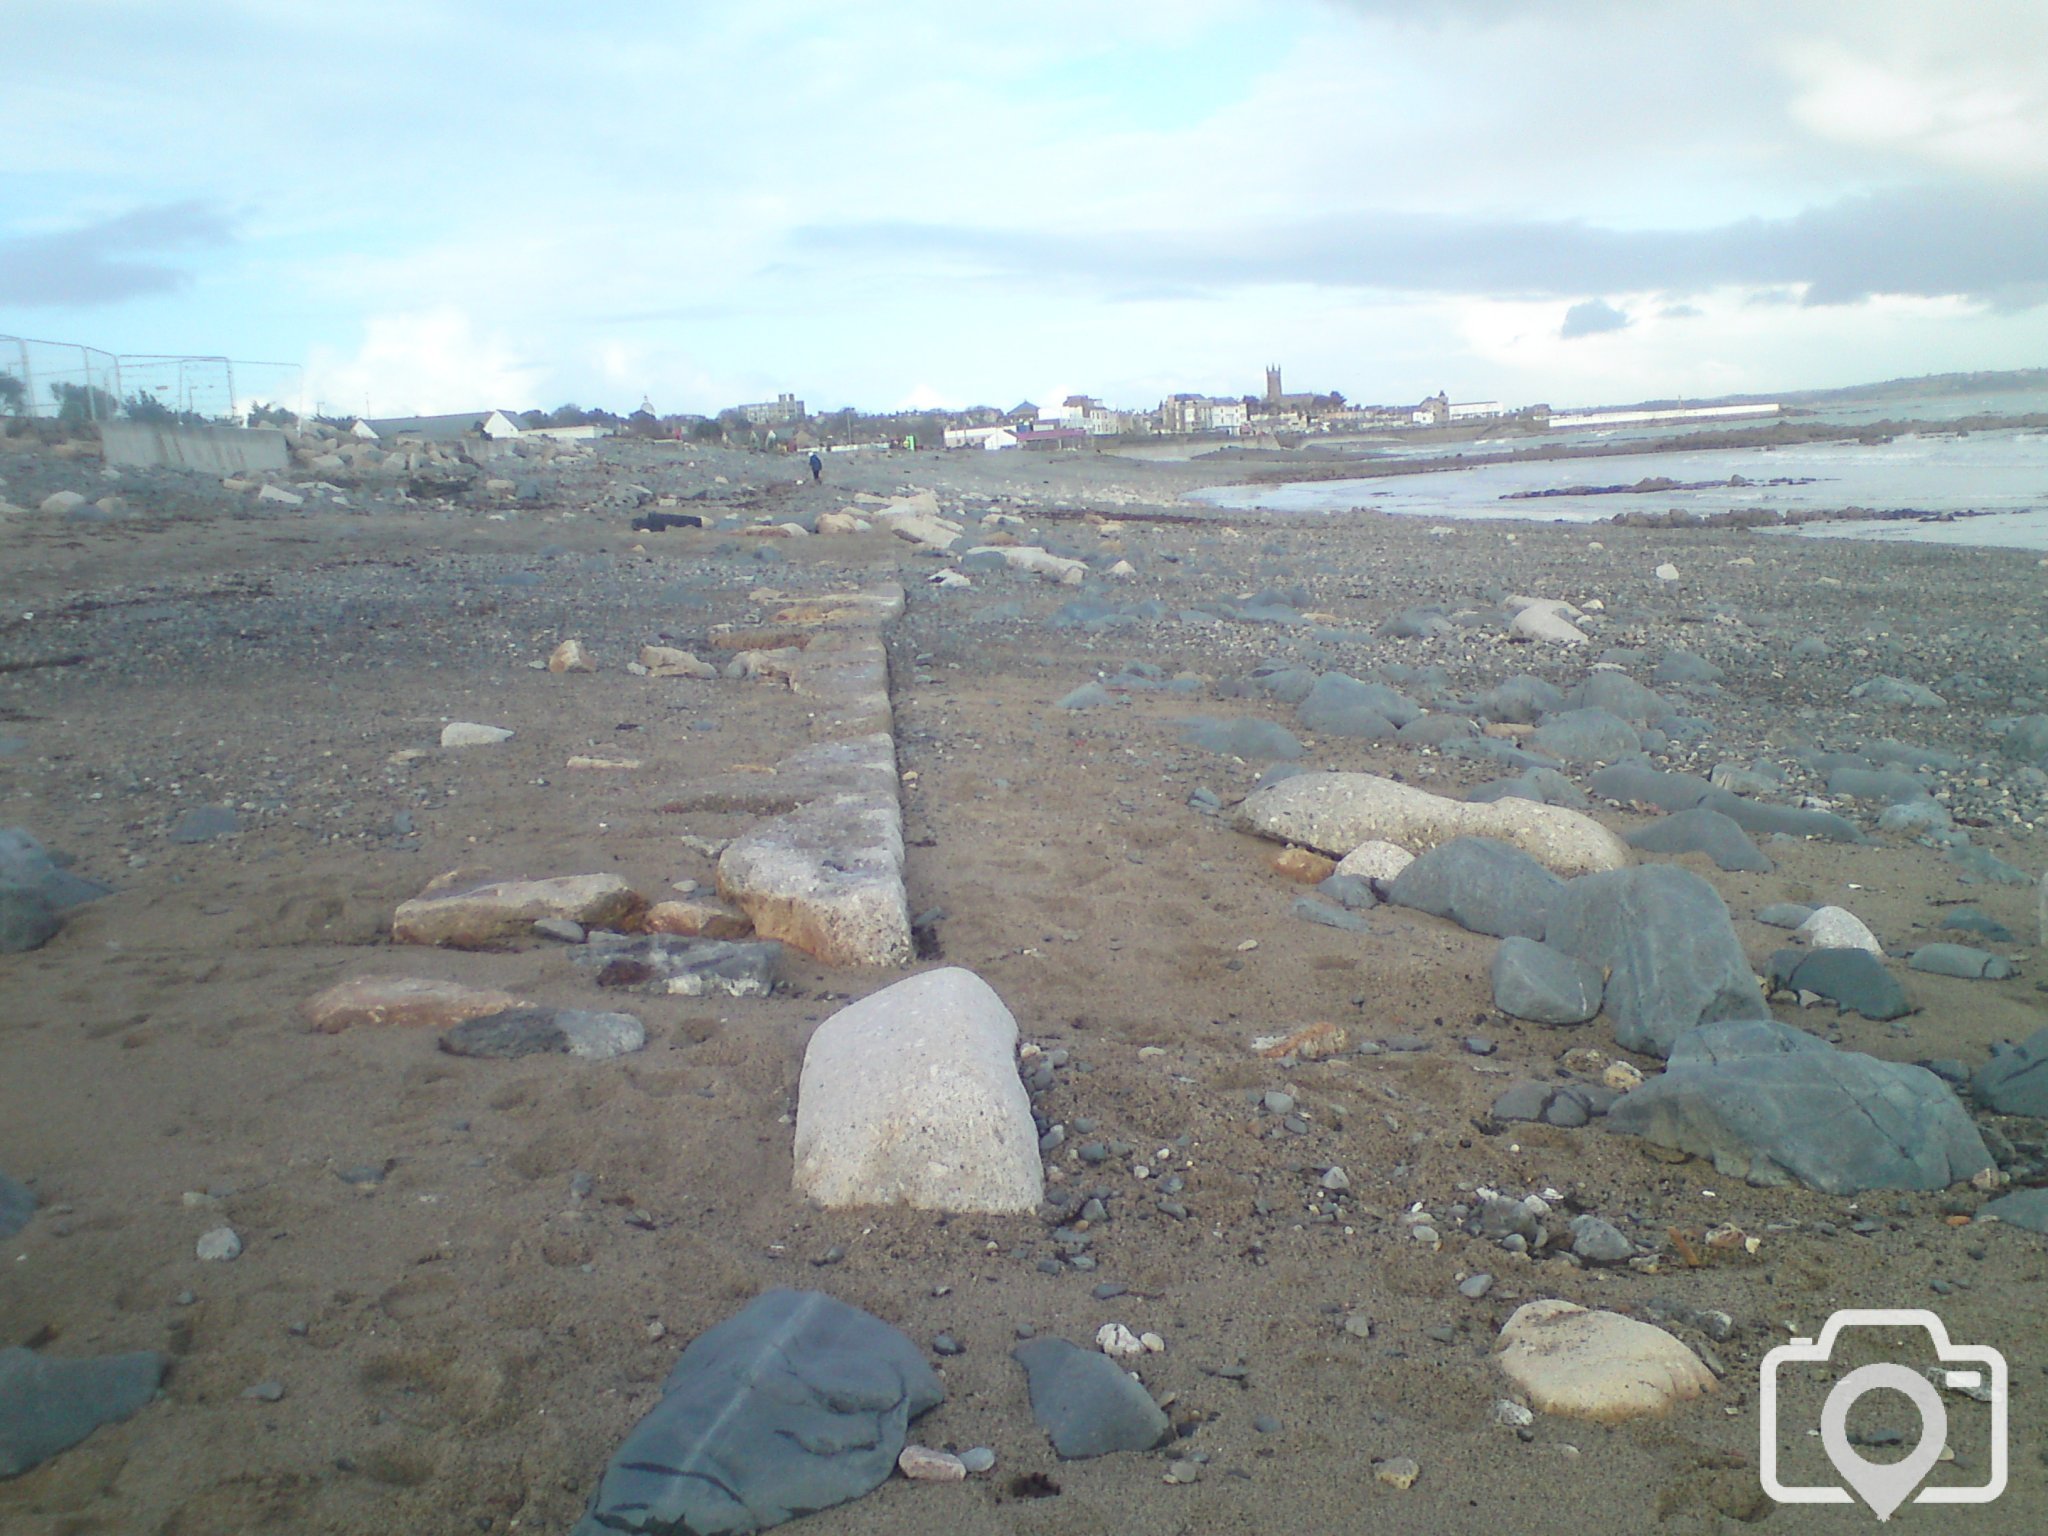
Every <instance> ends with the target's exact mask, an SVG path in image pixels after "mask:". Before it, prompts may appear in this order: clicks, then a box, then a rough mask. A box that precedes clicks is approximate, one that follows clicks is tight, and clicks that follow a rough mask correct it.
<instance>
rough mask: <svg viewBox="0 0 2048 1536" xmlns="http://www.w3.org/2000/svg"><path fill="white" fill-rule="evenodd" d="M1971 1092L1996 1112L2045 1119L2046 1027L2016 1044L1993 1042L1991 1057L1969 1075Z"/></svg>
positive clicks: (2047, 1080) (2047, 1092)
mask: <svg viewBox="0 0 2048 1536" xmlns="http://www.w3.org/2000/svg"><path fill="white" fill-rule="evenodd" d="M1970 1092H1972V1093H1973V1094H1975V1095H1976V1096H1977V1102H1978V1103H1980V1104H1982V1105H1983V1106H1984V1107H1985V1108H1986V1109H1989V1110H1992V1111H1994V1112H1996V1113H1998V1114H2001V1115H2032V1116H2034V1117H2035V1118H2036V1119H2040V1120H2048V1029H2040V1030H2036V1031H2035V1032H2034V1033H2033V1034H2031V1035H2029V1036H2027V1038H2026V1039H2024V1040H2022V1041H2021V1042H2020V1043H2019V1044H2018V1045H1995V1046H1993V1047H1992V1048H1991V1059H1990V1060H1989V1061H1987V1062H1985V1063H1984V1065H1983V1066H1981V1067H1979V1068H1978V1069H1977V1070H1976V1072H1975V1074H1973V1075H1972V1076H1971V1078H1970Z"/></svg>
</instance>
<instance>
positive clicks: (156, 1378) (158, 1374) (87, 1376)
mask: <svg viewBox="0 0 2048 1536" xmlns="http://www.w3.org/2000/svg"><path fill="white" fill-rule="evenodd" d="M169 1364H170V1360H169V1358H168V1357H167V1356H164V1355H160V1354H158V1353H156V1351H154V1350H145V1351H143V1352H142V1353H140V1354H133V1355H102V1356H99V1357H98V1358H96V1359H88V1360H64V1359H52V1358H49V1357H47V1356H43V1355H38V1354H36V1353H35V1352H34V1351H32V1350H26V1349H0V1477H15V1476H18V1475H19V1474H21V1473H23V1472H26V1471H28V1470H29V1468H31V1467H35V1466H40V1465H41V1464H42V1463H43V1462H46V1461H48V1460H49V1459H50V1458H51V1457H52V1456H55V1455H56V1454H57V1453H58V1452H59V1451H64V1450H69V1449H70V1448H71V1447H72V1446H74V1445H76V1444H78V1442H79V1441H81V1440H83V1439H84V1438H85V1437H86V1436H87V1435H89V1434H91V1433H92V1432H93V1431H94V1430H96V1429H98V1428H99V1427H100V1426H101V1425H102V1424H112V1423H115V1422H117V1421H118V1420H121V1419H125V1418H127V1417H128V1416H129V1415H130V1414H131V1413H133V1412H135V1410H136V1409H138V1408H140V1407H141V1406H142V1405H143V1404H145V1403H147V1402H148V1401H149V1400H150V1399H151V1398H152V1397H154V1396H156V1389H157V1384H158V1383H159V1382H161V1381H162V1380H163V1379H164V1370H165V1368H166V1367H167V1366H168V1365H169Z"/></svg>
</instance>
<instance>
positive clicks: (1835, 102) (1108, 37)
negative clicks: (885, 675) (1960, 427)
mask: <svg viewBox="0 0 2048 1536" xmlns="http://www.w3.org/2000/svg"><path fill="white" fill-rule="evenodd" d="M9 9H10V11H11V13H12V14H11V15H10V16H9V18H8V20H7V24H6V34H7V39H6V44H5V46H4V48H0V99H4V100H5V101H7V102H8V103H9V106H10V108H11V110H10V112H9V113H8V118H9V122H10V141H11V144H12V152H11V153H10V154H8V155H7V156H5V157H4V163H0V335H24V336H30V337H36V338H47V339H51V340H57V341H68V342H78V343H84V344H89V345H92V346H96V347H100V348H104V349H106V350H108V351H111V352H118V353H127V354H170V353H194V354H207V355H214V354H220V355H226V356H229V357H233V358H237V359H243V360H254V361H264V362H271V361H282V362H287V363H292V364H296V365H298V367H297V369H296V370H280V369H270V370H264V369H257V368H253V367H252V368H247V369H239V370H238V371H237V378H238V381H242V382H243V383H244V388H245V391H246V390H248V389H257V388H261V389H263V390H264V391H265V392H267V393H270V394H272V395H274V396H276V397H279V398H281V399H282V400H283V402H284V403H286V404H291V405H296V406H299V407H301V408H324V409H325V410H327V411H330V412H335V413H341V412H364V413H368V414H397V413H411V412H429V411H454V410H467V409H472V408H479V407H488V406H499V407H506V408H511V409H524V408H528V407H540V408H543V409H546V408H551V407H553V406H557V405H561V404H564V403H567V402H572V401H573V402H576V403H579V404H582V405H585V406H593V405H601V406H605V407H607V408H610V409H613V410H617V411H621V412H624V411H629V410H631V409H633V408H634V407H636V406H637V405H639V404H640V403H641V401H642V400H643V398H644V399H646V400H647V401H649V402H651V403H652V404H653V405H654V407H655V409H656V410H657V411H660V412H672V411H700V412H707V413H708V412H713V411H716V410H717V409H719V408H720V407H722V406H725V405H730V404H734V403H738V402H741V401H752V400H760V399H768V398H773V397H774V396H775V395H776V394H778V393H780V392H782V391H785V390H787V391H792V392H794V393H796V394H797V395H799V396H800V397H802V398H803V399H805V400H806V401H807V402H808V404H809V406H810V408H811V409H812V410H814V411H821V410H829V409H835V408H838V407H840V406H844V405H853V406H857V407H859V408H861V409H865V410H886V409H896V408H900V407H905V406H920V407H922V406H949V407H958V406H966V405H972V404H989V405H996V406H1001V407H1007V406H1010V405H1014V404H1016V403H1017V402H1019V401H1020V400H1023V399H1026V398H1029V399H1032V400H1036V401H1039V402H1041V403H1052V402H1056V401H1057V400H1058V399H1061V398H1063V397H1064V396H1066V395H1068V394H1071V393H1087V394H1091V395H1095V396H1098V397H1101V398H1103V399H1105V400H1107V401H1108V402H1109V403H1111V404H1113V405H1119V406H1126V407H1148V406H1152V405H1156V404H1157V403H1158V401H1159V400H1160V399H1161V398H1162V397H1163V396H1164V395H1166V394H1168V393H1172V392H1176V391H1182V390H1193V391H1198V392H1202V393H1209V394H1221V395H1233V396H1234V395H1241V394H1247V393H1258V392H1260V391H1261V390H1262V389H1263V387H1264V372H1263V370H1264V368H1265V366H1266V365H1267V364H1268V363H1277V364H1280V365H1282V366H1283V367H1284V369H1285V378H1286V385H1287V388H1289V389H1290V390H1310V389H1313V390H1318V391H1324V390H1331V389H1336V390H1340V391H1342V392H1343V393H1344V394H1345V395H1346V396H1347V397H1348V398H1350V399H1352V400H1354V401H1361V402H1380V403H1412V402H1414V401H1416V400H1420V399H1422V398H1423V397H1425V396H1428V395H1431V394H1434V393H1435V392H1436V391H1437V390H1438V389H1443V390H1445V391H1447V392H1448V393H1449V394H1450V396H1451V398H1452V399H1454V400H1488V399H1498V400H1501V401H1503V402H1505V403H1506V404H1509V405H1521V404H1529V403H1534V402H1537V401H1547V402H1549V403H1552V404H1554V405H1557V406H1560V407H1563V406H1567V405H1588V404H1599V403H1619V402H1627V401H1634V400H1640V399H1646V398H1667V397H1674V396H1677V397H1688V398H1704V397H1710V396H1714V395H1720V394H1726V393H1734V392H1762V393H1768V392H1770V391H1773V390H1788V389H1799V388H1822V387H1828V386H1834V385H1844V384H1852V383H1860V382H1867V381H1872V380H1877V379H1884V378H1894V377H1901V376H1908V375H1915V374H1926V373H1941V372H1952V371H1959V370H1971V369H2003V368H2020V367H2030V366H2037V365H2042V364H2048V5H2043V4H2041V3H2040V0H1964V3H1959V4H1954V5H1935V4H1930V3H1927V0H1859V3H1857V4H1854V5H1851V4H1846V3H1841V0H1658V3H1656V4H1654V5H1650V4H1643V3H1642V0H1518V3H1511V0H1458V3H1454V4H1439V5H1427V4H1416V3H1414V0H1387V3H1382V0H1258V3H1256V4H1253V3H1250V0H1236V3H1222V0H1123V3H1118V0H1085V3H1084V0H1036V3H1034V4H1032V5H1030V6H1026V7H1014V8H1001V9H998V8H995V7H980V6H962V5H959V4H958V3H957V0H955V3H948V4H938V3H926V0H870V3H864V4H860V5H848V4H845V3H844V0H829V3H827V0H751V3H747V4H731V3H726V4H720V5H715V6H714V5H707V4H701V3H697V0H668V3H646V0H640V3H636V0H614V3H612V4H609V5H606V6H602V7H590V8H587V14H584V12H585V10H586V8H583V7H577V6H564V5H561V4H559V3H549V4H546V5H542V4H538V3H532V0H494V3H492V4H488V5H485V4H470V3H458V0H353V3H352V4H351V5H349V6H346V7H336V6H334V5H332V4H331V3H321V4H301V3H297V0H179V3H178V4H176V5H170V4H166V3H164V0H65V3H64V4H62V5H41V6H26V5H23V6H17V7H10V8H9ZM7 345H8V344H7V343H6V342H4V341H0V367H5V366H6V358H7V351H6V348H7ZM249 381H260V382H257V383H251V382H249Z"/></svg>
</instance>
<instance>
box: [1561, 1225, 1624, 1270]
mask: <svg viewBox="0 0 2048 1536" xmlns="http://www.w3.org/2000/svg"><path fill="white" fill-rule="evenodd" d="M1571 1234H1572V1252H1573V1253H1574V1254H1576V1255H1577V1256H1578V1257H1579V1258H1582V1259H1584V1260H1585V1261H1586V1262H1587V1263H1588V1264H1626V1263H1627V1262H1628V1261H1629V1260H1630V1259H1632V1258H1634V1257H1635V1253H1636V1245H1635V1244H1634V1243H1632V1242H1630V1241H1629V1240H1628V1239H1627V1238H1625V1237H1623V1236H1622V1235H1621V1229H1620V1228H1618V1227H1616V1226H1615V1225H1614V1224H1613V1223H1612V1222H1609V1221H1604V1220H1602V1219H1601V1218H1600V1217H1598V1216H1574V1217H1573V1218H1572V1224H1571Z"/></svg>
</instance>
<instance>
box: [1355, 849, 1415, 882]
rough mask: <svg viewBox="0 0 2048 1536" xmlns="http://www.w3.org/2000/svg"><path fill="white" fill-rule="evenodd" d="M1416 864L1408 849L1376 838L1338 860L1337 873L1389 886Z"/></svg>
mask: <svg viewBox="0 0 2048 1536" xmlns="http://www.w3.org/2000/svg"><path fill="white" fill-rule="evenodd" d="M1414 862H1415V855H1414V854H1412V853H1410V852H1409V851H1408V850H1407V849H1406V848H1402V847H1400V846H1398V845H1397V844H1394V843H1389V842H1386V841H1385V840H1383V839H1380V838H1374V839H1372V840H1371V841H1370V842H1364V843H1360V844H1359V845H1358V846H1357V847H1356V848H1354V849H1352V850H1351V851H1350V852H1349V853H1347V854H1345V855H1344V857H1343V858H1342V859H1340V860H1338V862H1337V873H1338V874H1339V875H1355V876H1361V877H1363V878H1364V879H1367V880H1370V881H1372V882H1373V883H1374V884H1376V885H1388V884H1391V883H1392V882H1393V880H1394V879H1395V877H1396V876H1398V875H1399V874H1400V873H1401V871H1402V870H1404V869H1406V868H1407V867H1408V866H1409V865H1410V864H1413V863H1414Z"/></svg>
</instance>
